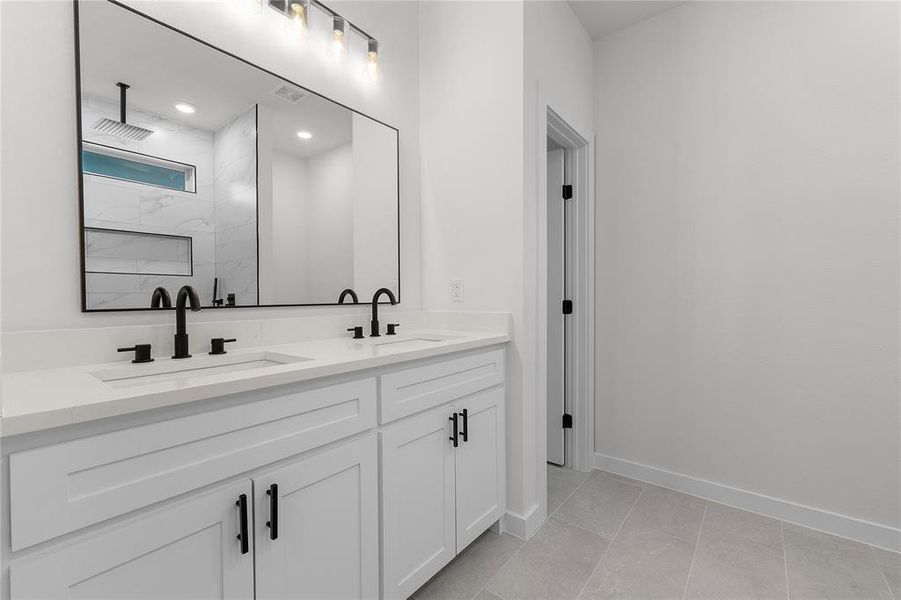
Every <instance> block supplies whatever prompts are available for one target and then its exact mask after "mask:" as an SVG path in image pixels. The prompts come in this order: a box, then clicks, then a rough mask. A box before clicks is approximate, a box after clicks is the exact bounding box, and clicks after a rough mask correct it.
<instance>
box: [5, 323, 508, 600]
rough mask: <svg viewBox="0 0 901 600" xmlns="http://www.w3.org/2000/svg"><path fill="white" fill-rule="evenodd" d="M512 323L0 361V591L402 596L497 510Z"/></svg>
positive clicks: (501, 505)
mask: <svg viewBox="0 0 901 600" xmlns="http://www.w3.org/2000/svg"><path fill="white" fill-rule="evenodd" d="M508 339H509V337H508V335H507V334H506V333H464V332H458V331H454V332H448V331H442V332H435V331H428V332H410V333H407V334H405V335H398V336H395V337H393V338H390V339H389V338H387V337H383V338H382V339H379V338H370V339H366V340H352V339H340V340H320V341H309V342H300V343H289V344H279V345H274V346H264V347H257V348H246V349H241V350H233V351H229V353H228V354H226V355H224V356H214V357H203V358H200V357H197V358H193V359H189V360H187V361H175V360H171V359H161V360H157V361H155V362H153V363H149V364H148V365H132V364H131V363H128V362H119V363H115V364H103V365H94V366H73V367H66V368H59V369H48V370H42V371H23V372H20V373H11V374H7V375H5V376H4V380H3V384H4V387H3V392H4V396H3V419H2V421H0V428H2V433H3V436H4V437H3V481H4V486H3V488H4V497H3V498H2V501H3V504H4V505H5V506H7V507H8V509H7V511H5V512H4V519H5V521H4V535H3V559H4V560H3V563H4V567H3V569H4V586H3V592H4V596H5V597H7V598H10V599H12V600H18V599H20V598H69V597H93V598H97V597H104V598H121V597H129V596H131V595H132V593H133V592H134V591H135V590H140V595H141V596H142V597H148V598H149V597H153V598H176V597H177V598H188V597H191V598H213V597H218V598H248V599H249V598H254V597H257V598H327V597H333V598H376V597H384V598H405V597H407V596H409V595H410V594H411V593H412V592H413V591H415V590H416V589H417V588H418V587H419V586H421V585H422V584H423V583H425V582H426V581H427V580H428V579H429V578H430V577H431V576H432V575H434V574H435V573H436V572H437V571H438V570H439V569H440V568H441V567H442V566H443V565H445V564H446V563H447V562H448V561H450V560H451V559H452V558H453V557H454V556H455V555H456V554H457V553H458V552H459V551H461V550H462V549H463V548H464V547H466V545H468V544H469V543H470V542H472V541H473V540H474V539H475V538H476V537H477V536H478V535H479V534H481V533H482V532H483V531H485V530H486V529H487V528H488V527H490V526H491V525H492V524H494V523H495V522H497V521H498V520H499V519H500V517H501V515H502V514H503V512H504V509H505V493H504V486H505V483H504V479H505V477H504V402H505V399H504V390H505V388H504V346H503V344H504V343H505V342H506V341H507V340H508ZM195 361H197V362H195ZM188 363H191V364H190V365H189V364H188ZM225 391H229V392H230V393H224V392H225Z"/></svg>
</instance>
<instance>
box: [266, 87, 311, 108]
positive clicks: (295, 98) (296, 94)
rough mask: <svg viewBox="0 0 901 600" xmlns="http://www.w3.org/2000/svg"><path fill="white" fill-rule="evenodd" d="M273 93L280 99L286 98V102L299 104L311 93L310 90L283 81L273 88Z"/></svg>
mask: <svg viewBox="0 0 901 600" xmlns="http://www.w3.org/2000/svg"><path fill="white" fill-rule="evenodd" d="M271 93H272V95H273V96H275V97H276V98H278V99H279V100H284V101H285V102H288V103H290V104H297V103H298V102H300V101H301V100H303V99H304V98H306V97H307V96H309V95H310V92H307V91H306V90H302V89H300V88H299V87H295V86H293V85H288V84H287V83H282V84H281V85H279V86H278V87H277V88H275V89H274V90H272V92H271Z"/></svg>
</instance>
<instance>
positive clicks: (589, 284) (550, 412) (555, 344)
mask: <svg viewBox="0 0 901 600" xmlns="http://www.w3.org/2000/svg"><path fill="white" fill-rule="evenodd" d="M546 110H547V113H546V121H545V122H544V123H540V125H544V127H542V129H544V131H542V132H541V133H542V137H543V138H545V139H544V140H542V141H544V142H546V143H545V144H541V146H545V147H544V148H540V149H542V150H545V154H546V156H544V157H542V160H541V163H545V164H541V163H539V168H540V169H541V170H542V171H545V169H546V171H545V172H544V173H543V174H542V175H545V177H539V181H540V183H541V184H542V185H540V186H539V192H540V194H541V196H543V198H541V200H542V201H540V202H539V219H538V223H539V256H540V259H539V267H540V269H539V289H541V290H542V292H543V293H542V294H541V296H542V297H541V304H542V305H543V306H541V307H540V310H539V314H538V318H539V321H540V322H539V331H540V333H541V334H542V335H540V336H539V339H540V345H539V349H538V351H539V357H540V363H539V364H540V365H541V366H542V367H543V369H542V370H544V377H543V381H542V385H541V388H542V392H543V393H545V395H546V414H545V416H546V419H545V423H544V425H545V429H546V462H547V463H550V464H554V465H559V466H564V467H568V468H572V469H575V470H579V471H589V470H591V469H592V468H593V466H594V465H593V462H594V461H593V453H594V205H593V197H594V194H593V185H594V181H593V176H592V175H593V169H592V166H593V162H592V161H593V157H592V144H591V143H590V142H589V140H588V137H589V136H590V135H591V134H587V135H581V134H580V133H579V132H578V131H576V130H575V129H574V128H572V127H571V126H570V125H569V124H567V122H566V121H564V120H563V119H562V118H561V117H560V116H559V115H558V114H557V113H556V112H554V110H553V109H551V108H550V107H549V106H547V107H546ZM542 120H543V119H542ZM545 291H546V293H545Z"/></svg>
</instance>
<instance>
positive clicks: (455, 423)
mask: <svg viewBox="0 0 901 600" xmlns="http://www.w3.org/2000/svg"><path fill="white" fill-rule="evenodd" d="M448 419H450V420H451V422H453V424H454V435H452V436H450V437H449V438H447V439H449V440H450V441H452V442H453V443H454V448H456V447H457V446H459V445H460V442H458V441H457V435H459V432H458V427H459V423H458V422H457V413H454V414H453V416H450V417H448Z"/></svg>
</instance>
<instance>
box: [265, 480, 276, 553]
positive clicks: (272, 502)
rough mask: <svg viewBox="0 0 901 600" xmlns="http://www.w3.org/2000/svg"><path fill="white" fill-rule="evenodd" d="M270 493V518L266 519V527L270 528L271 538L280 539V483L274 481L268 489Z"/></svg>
mask: <svg viewBox="0 0 901 600" xmlns="http://www.w3.org/2000/svg"><path fill="white" fill-rule="evenodd" d="M266 493H267V494H268V495H269V520H268V521H266V527H268V528H269V539H270V540H277V539H278V484H277V483H273V484H272V485H270V486H269V489H268V490H266Z"/></svg>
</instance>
